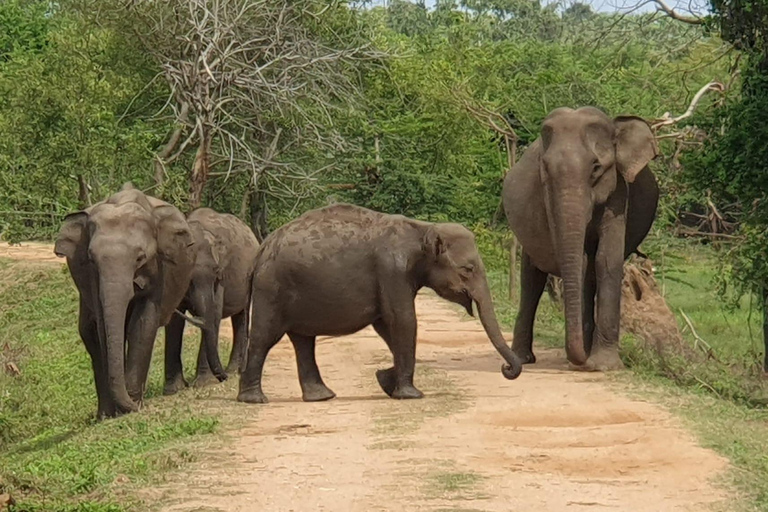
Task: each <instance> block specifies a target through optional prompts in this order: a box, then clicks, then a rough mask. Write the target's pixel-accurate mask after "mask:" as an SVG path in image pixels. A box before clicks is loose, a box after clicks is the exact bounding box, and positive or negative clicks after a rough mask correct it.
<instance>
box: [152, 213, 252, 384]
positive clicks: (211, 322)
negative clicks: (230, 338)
mask: <svg viewBox="0 0 768 512" xmlns="http://www.w3.org/2000/svg"><path fill="white" fill-rule="evenodd" d="M187 223H188V224H189V228H190V230H191V232H192V237H193V239H194V241H195V245H194V250H195V251H196V263H195V266H194V269H193V271H192V280H191V282H190V285H189V288H188V290H187V293H186V295H185V297H184V300H183V301H182V303H181V305H180V306H179V310H180V311H181V312H186V311H189V312H191V313H192V314H193V315H195V316H197V317H200V318H202V319H203V326H202V331H203V332H202V340H201V343H200V352H199V354H198V358H197V376H196V378H195V381H194V384H195V385H196V386H204V385H207V384H210V383H213V382H216V381H217V380H218V381H222V380H224V379H226V378H227V374H228V373H233V372H237V371H239V368H240V362H241V360H242V359H243V357H244V352H245V350H246V348H247V344H248V341H247V340H248V314H249V310H248V308H249V307H250V302H251V280H252V278H253V272H254V269H255V264H256V253H257V252H258V249H259V242H258V240H257V239H256V236H255V235H254V234H253V232H252V231H251V229H250V228H249V227H248V226H247V225H246V224H245V223H244V222H243V221H241V220H240V219H238V218H237V217H235V216H234V215H229V214H222V213H217V212H215V211H214V210H211V209H210V208H198V209H197V210H195V211H193V212H192V213H191V214H189V217H188V218H187ZM228 317H232V330H233V332H234V338H235V339H234V343H233V345H232V352H231V355H230V357H229V364H228V365H227V369H226V371H225V370H224V369H223V368H222V365H221V361H220V360H219V353H218V345H219V325H220V323H221V320H222V319H223V318H228ZM184 324H185V319H184V317H182V316H180V315H174V317H173V319H172V320H171V323H170V324H169V325H168V327H167V331H166V356H165V388H164V390H163V392H164V393H165V394H166V395H170V394H174V393H176V392H178V391H179V390H180V389H183V388H184V387H186V386H187V382H186V381H185V380H184V374H183V368H182V363H181V345H182V338H183V334H184Z"/></svg>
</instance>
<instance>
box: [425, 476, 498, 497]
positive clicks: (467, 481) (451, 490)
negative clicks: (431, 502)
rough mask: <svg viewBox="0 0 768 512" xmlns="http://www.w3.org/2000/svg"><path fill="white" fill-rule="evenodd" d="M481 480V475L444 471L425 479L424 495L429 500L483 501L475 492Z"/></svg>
mask: <svg viewBox="0 0 768 512" xmlns="http://www.w3.org/2000/svg"><path fill="white" fill-rule="evenodd" d="M483 479H484V477H483V476H482V475H479V474H477V473H474V472H456V471H444V472H438V473H433V474H431V475H429V477H428V479H427V489H426V492H425V495H426V496H428V497H429V498H430V499H446V500H478V499H484V497H483V496H481V495H480V494H479V493H478V492H477V486H478V485H479V484H480V482H482V480H483Z"/></svg>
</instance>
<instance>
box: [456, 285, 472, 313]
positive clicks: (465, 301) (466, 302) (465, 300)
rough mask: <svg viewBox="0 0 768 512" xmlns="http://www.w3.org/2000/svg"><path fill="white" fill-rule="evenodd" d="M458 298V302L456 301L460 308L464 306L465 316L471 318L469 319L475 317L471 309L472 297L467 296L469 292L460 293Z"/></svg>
mask: <svg viewBox="0 0 768 512" xmlns="http://www.w3.org/2000/svg"><path fill="white" fill-rule="evenodd" d="M460 297H461V298H460V299H459V301H458V302H459V304H461V305H462V306H464V309H466V310H467V314H468V315H469V316H471V317H474V316H475V312H474V310H473V308H472V303H473V302H474V301H473V300H472V297H471V296H470V295H469V292H467V291H466V290H464V291H463V292H462V293H461V295H460Z"/></svg>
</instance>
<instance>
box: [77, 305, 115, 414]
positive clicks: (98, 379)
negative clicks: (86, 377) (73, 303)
mask: <svg viewBox="0 0 768 512" xmlns="http://www.w3.org/2000/svg"><path fill="white" fill-rule="evenodd" d="M80 311H81V313H80V319H79V326H78V327H79V331H80V338H82V340H83V343H84V344H85V348H86V350H88V355H89V356H91V366H92V368H93V380H94V382H95V383H96V397H97V400H98V408H97V410H96V418H97V419H100V420H101V419H104V418H112V417H114V416H115V413H116V411H115V402H114V401H113V400H112V395H111V394H110V392H109V381H108V379H107V366H106V358H105V357H104V354H103V352H102V348H101V344H100V343H99V331H98V325H97V323H96V321H95V320H94V319H92V318H89V317H87V315H84V314H83V313H82V311H83V306H82V304H81V306H80Z"/></svg>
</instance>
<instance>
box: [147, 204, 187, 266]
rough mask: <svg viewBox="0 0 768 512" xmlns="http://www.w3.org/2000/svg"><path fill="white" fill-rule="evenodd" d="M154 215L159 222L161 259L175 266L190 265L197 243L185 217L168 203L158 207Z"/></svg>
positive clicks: (158, 235)
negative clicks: (194, 246)
mask: <svg viewBox="0 0 768 512" xmlns="http://www.w3.org/2000/svg"><path fill="white" fill-rule="evenodd" d="M153 214H154V216H155V219H156V220H157V252H158V253H159V254H160V257H161V258H162V259H163V260H165V261H168V262H170V263H173V264H181V263H187V264H189V263H190V261H192V260H191V258H192V256H191V255H192V254H193V250H192V246H193V245H195V241H194V238H193V237H192V231H191V230H190V229H189V225H188V224H187V221H186V219H185V218H184V216H183V215H182V214H181V212H180V211H179V210H178V209H176V207H175V206H172V205H170V204H168V203H163V204H161V205H159V206H156V207H155V208H154V209H153Z"/></svg>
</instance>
